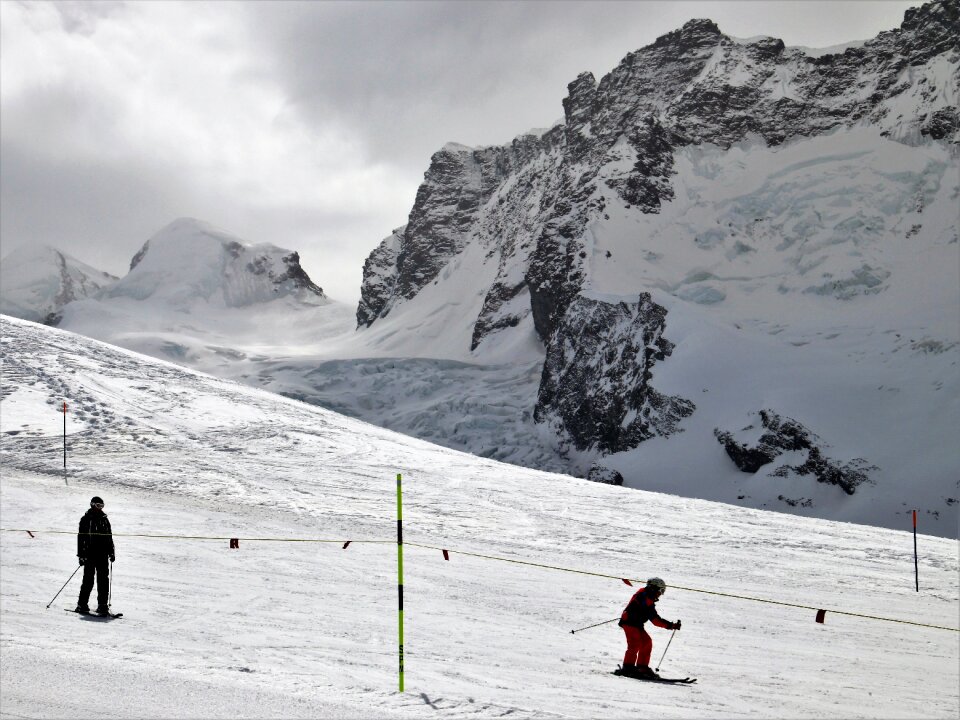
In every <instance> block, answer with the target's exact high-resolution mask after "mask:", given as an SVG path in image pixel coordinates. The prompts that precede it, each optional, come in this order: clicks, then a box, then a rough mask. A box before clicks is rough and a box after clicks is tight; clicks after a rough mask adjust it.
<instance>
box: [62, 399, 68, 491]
mask: <svg viewBox="0 0 960 720" xmlns="http://www.w3.org/2000/svg"><path fill="white" fill-rule="evenodd" d="M63 473H64V475H66V473H67V402H66V400H64V402H63Z"/></svg>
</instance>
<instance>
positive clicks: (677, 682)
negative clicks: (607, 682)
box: [613, 667, 697, 685]
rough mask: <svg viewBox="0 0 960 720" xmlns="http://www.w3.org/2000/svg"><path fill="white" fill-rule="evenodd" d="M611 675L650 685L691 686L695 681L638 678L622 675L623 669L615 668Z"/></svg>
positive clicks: (694, 679) (686, 678)
mask: <svg viewBox="0 0 960 720" xmlns="http://www.w3.org/2000/svg"><path fill="white" fill-rule="evenodd" d="M613 674H614V675H618V676H620V677H628V678H631V679H633V680H641V681H643V682H652V683H663V684H665V685H692V684H693V683H695V682H696V681H697V679H696V678H692V677H685V678H666V677H659V676H658V677H642V676H641V677H638V676H636V675H624V674H623V668H621V667H617V669H616V670H614V671H613Z"/></svg>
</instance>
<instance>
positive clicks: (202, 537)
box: [0, 528, 960, 632]
mask: <svg viewBox="0 0 960 720" xmlns="http://www.w3.org/2000/svg"><path fill="white" fill-rule="evenodd" d="M0 532H14V533H27V534H29V535H30V537H34V534H35V533H36V534H43V533H46V534H48V535H76V534H77V533H76V532H75V531H69V530H27V529H25V528H0ZM89 534H91V535H106V534H107V533H89ZM112 535H113V537H133V538H152V539H170V540H172V539H176V540H229V541H233V540H243V541H245V542H294V543H341V544H343V547H344V548H346V547H347V545H352V544H354V543H356V544H360V543H365V544H380V545H387V544H389V545H395V544H396V540H342V539H340V540H336V539H327V538H277V537H239V538H238V537H235V536H234V537H230V536H226V535H224V536H214V535H154V534H145V533H112ZM404 545H406V546H408V547H417V548H423V549H426V550H439V551H441V552H443V553H444V558H447V557H448V553H457V554H458V555H465V556H467V557H475V558H480V559H483V560H493V561H496V562H506V563H512V564H514V565H526V566H529V567H537V568H542V569H544V570H555V571H558V572H566V573H574V574H577V575H589V576H591V577H599V578H608V579H611V580H620V581H626V580H629V581H630V582H636V583H638V584H640V585H643V584H644V583H645V582H646V581H645V580H641V579H637V578H624V577H622V576H620V575H609V574H607V573H598V572H590V571H588V570H578V569H575V568H568V567H562V566H560V565H547V564H545V563H536V562H532V561H530V560H515V559H512V558H504V557H498V556H496V555H484V554H482V553H475V552H467V551H464V550H455V549H451V548H443V547H440V546H439V545H425V544H422V543H411V542H405V543H404ZM670 588H671V589H674V590H685V591H686V592H694V593H701V594H704V595H714V596H718V597H726V598H732V599H736V600H746V601H749V602H758V603H764V604H767V605H779V606H782V607H790V608H796V609H800V610H816V611H818V612H819V611H820V610H822V609H823V608H817V607H814V606H812V605H800V604H797V603H788V602H783V601H781V600H767V599H766V598H758V597H752V596H749V595H735V594H733V593H726V592H720V591H717V590H704V589H702V588H693V587H685V586H683V585H673V584H671V585H670ZM826 612H830V613H834V614H836V615H845V616H847V617H856V618H862V619H866V620H879V621H881V622H890V623H898V624H901V625H913V626H915V627H923V628H929V629H933V630H947V631H949V632H960V628H953V627H946V626H944V625H932V624H929V623H920V622H914V621H912V620H900V619H898V618H888V617H881V616H879V615H866V614H863V613H854V612H847V611H845V610H829V609H827V610H826Z"/></svg>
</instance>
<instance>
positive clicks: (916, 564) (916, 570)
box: [913, 510, 920, 592]
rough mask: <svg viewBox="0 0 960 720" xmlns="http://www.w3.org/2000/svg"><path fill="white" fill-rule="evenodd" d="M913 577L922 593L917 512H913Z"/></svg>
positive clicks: (918, 590)
mask: <svg viewBox="0 0 960 720" xmlns="http://www.w3.org/2000/svg"><path fill="white" fill-rule="evenodd" d="M913 577H914V581H915V582H916V585H917V592H920V561H919V560H918V559H917V511H916V510H914V511H913Z"/></svg>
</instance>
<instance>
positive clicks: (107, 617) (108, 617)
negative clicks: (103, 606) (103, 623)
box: [64, 608, 123, 620]
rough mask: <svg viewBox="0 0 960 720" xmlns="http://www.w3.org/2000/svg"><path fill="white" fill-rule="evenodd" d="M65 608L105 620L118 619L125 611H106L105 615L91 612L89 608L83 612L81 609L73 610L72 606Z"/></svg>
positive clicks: (78, 613)
mask: <svg viewBox="0 0 960 720" xmlns="http://www.w3.org/2000/svg"><path fill="white" fill-rule="evenodd" d="M64 610H66V611H67V612H69V613H76V614H77V615H83V616H84V617H89V618H103V619H104V620H116V619H117V618H122V617H123V613H106V614H105V615H101V614H100V613H98V612H90V611H89V610H88V611H87V612H81V611H80V610H71V609H70V608H64Z"/></svg>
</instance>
